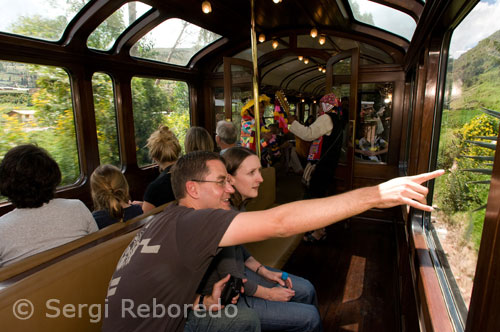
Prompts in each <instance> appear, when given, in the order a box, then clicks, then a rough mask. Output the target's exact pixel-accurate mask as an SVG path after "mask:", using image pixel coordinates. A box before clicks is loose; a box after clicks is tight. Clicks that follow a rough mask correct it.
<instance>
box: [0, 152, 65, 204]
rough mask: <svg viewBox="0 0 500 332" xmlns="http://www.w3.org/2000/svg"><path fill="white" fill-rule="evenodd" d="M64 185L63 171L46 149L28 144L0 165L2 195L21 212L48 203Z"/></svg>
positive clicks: (10, 154) (6, 156) (8, 154)
mask: <svg viewBox="0 0 500 332" xmlns="http://www.w3.org/2000/svg"><path fill="white" fill-rule="evenodd" d="M60 182H61V171H60V170H59V166H58V165H57V163H56V162H55V160H54V159H52V157H51V156H50V155H49V154H48V152H47V151H45V150H44V149H42V148H40V147H38V146H36V145H33V144H24V145H19V146H17V147H15V148H13V149H11V150H10V151H9V152H7V154H6V155H5V156H4V158H3V160H2V163H1V164H0V193H1V194H2V195H4V196H6V197H7V198H8V199H9V200H10V201H11V202H12V204H14V205H15V206H16V207H17V208H37V207H40V206H42V205H43V204H44V203H48V202H49V201H50V200H51V199H52V198H54V194H55V191H56V188H57V185H58V184H59V183H60Z"/></svg>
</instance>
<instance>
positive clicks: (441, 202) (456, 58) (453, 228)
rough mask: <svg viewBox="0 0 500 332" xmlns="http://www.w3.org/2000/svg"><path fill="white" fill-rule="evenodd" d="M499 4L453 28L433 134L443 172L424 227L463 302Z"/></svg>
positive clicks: (472, 260)
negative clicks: (436, 135) (436, 130)
mask: <svg viewBox="0 0 500 332" xmlns="http://www.w3.org/2000/svg"><path fill="white" fill-rule="evenodd" d="M499 9H500V1H493V2H492V1H481V2H480V3H479V4H478V5H477V6H476V8H475V9H474V10H473V11H472V12H471V13H470V14H469V15H468V17H466V18H465V20H464V21H463V22H462V23H461V24H460V25H459V26H458V27H457V28H456V29H455V31H454V33H453V36H452V39H451V44H450V52H449V54H450V56H449V59H448V70H447V76H446V88H445V102H444V107H443V113H442V123H441V132H440V138H439V151H438V165H437V166H438V168H444V169H447V170H448V172H447V174H445V175H444V176H442V177H440V178H439V179H437V181H436V184H435V190H434V199H433V202H434V204H435V205H436V206H437V212H434V213H433V215H432V217H433V223H432V225H430V227H431V229H434V230H435V233H436V234H437V237H438V238H439V242H440V245H441V246H442V248H443V251H444V253H445V254H446V259H447V261H448V263H449V266H450V268H451V271H452V272H453V276H454V279H455V281H456V283H457V285H458V288H459V289H460V293H461V296H462V298H463V300H464V302H465V305H466V306H468V305H469V302H470V295H471V291H472V285H473V281H474V274H475V268H476V262H477V254H478V250H479V246H480V241H481V234H482V230H483V222H484V215H485V205H486V202H487V199H488V193H489V181H490V179H491V170H492V164H493V157H494V152H495V147H496V142H497V136H498V127H499V119H498V117H499V114H500V113H498V111H500V97H499V96H500V94H499V93H498V91H500V61H499V59H500V46H499V45H500V25H499V24H498V23H494V22H495V21H498V16H496V17H495V16H494V15H492V14H490V13H495V12H497V13H498V10H499ZM485 22H493V23H492V24H485ZM495 24H496V25H495ZM471 39H472V40H471ZM495 111H496V112H495Z"/></svg>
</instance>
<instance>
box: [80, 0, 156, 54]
mask: <svg viewBox="0 0 500 332" xmlns="http://www.w3.org/2000/svg"><path fill="white" fill-rule="evenodd" d="M149 9H151V6H148V5H145V4H143V3H142V2H139V1H132V2H127V3H125V4H124V5H123V6H121V7H120V8H119V9H118V10H117V11H116V12H114V13H113V14H112V15H111V16H110V17H108V18H107V19H106V20H105V21H104V22H102V23H101V24H100V25H99V26H98V27H97V28H96V29H95V30H94V32H92V33H91V34H90V36H89V38H88V40H87V46H88V47H89V48H94V49H97V50H102V51H107V50H109V49H111V47H113V44H114V43H115V41H116V39H117V38H118V36H120V34H121V33H122V32H123V31H124V30H125V28H127V27H128V26H130V25H131V24H132V23H134V22H135V20H136V19H137V18H138V17H141V16H142V15H143V14H144V13H145V12H147V11H148V10H149Z"/></svg>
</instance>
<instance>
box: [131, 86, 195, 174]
mask: <svg viewBox="0 0 500 332" xmlns="http://www.w3.org/2000/svg"><path fill="white" fill-rule="evenodd" d="M132 103H133V108H134V127H135V142H136V151H137V163H138V165H139V166H140V167H142V166H146V165H149V164H151V163H152V161H151V160H150V159H149V156H148V149H147V148H146V142H147V139H148V137H149V135H151V133H152V132H153V131H155V130H156V129H158V127H159V126H160V125H162V124H163V125H166V126H168V127H169V128H170V130H172V131H173V133H174V134H175V136H176V137H177V139H178V140H179V143H180V144H181V147H182V149H183V150H184V137H185V136H186V132H187V130H188V128H189V126H190V123H191V121H190V116H189V89H188V85H187V84H186V82H182V81H172V80H163V79H154V78H142V77H134V78H133V79H132Z"/></svg>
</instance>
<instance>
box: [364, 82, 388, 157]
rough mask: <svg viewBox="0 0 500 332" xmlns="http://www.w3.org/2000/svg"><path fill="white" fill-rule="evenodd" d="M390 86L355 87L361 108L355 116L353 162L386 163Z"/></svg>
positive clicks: (369, 85)
mask: <svg viewBox="0 0 500 332" xmlns="http://www.w3.org/2000/svg"><path fill="white" fill-rule="evenodd" d="M393 90H394V83H392V82H391V83H364V84H360V86H359V95H360V101H361V108H360V109H359V113H358V114H357V122H358V125H357V126H356V141H355V143H356V144H355V145H356V147H355V157H356V160H357V161H365V162H371V163H385V162H387V152H388V151H389V133H390V124H391V114H392V92H393Z"/></svg>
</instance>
